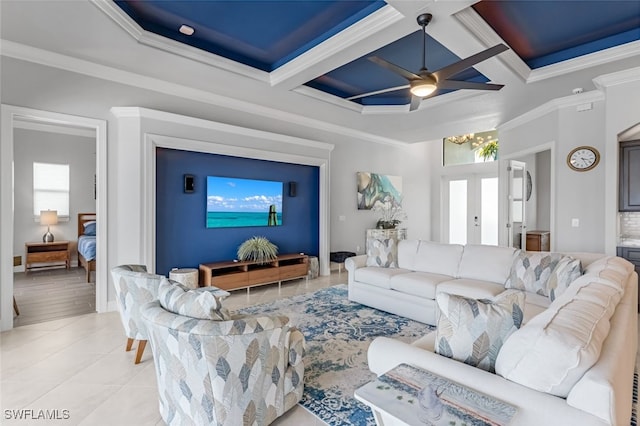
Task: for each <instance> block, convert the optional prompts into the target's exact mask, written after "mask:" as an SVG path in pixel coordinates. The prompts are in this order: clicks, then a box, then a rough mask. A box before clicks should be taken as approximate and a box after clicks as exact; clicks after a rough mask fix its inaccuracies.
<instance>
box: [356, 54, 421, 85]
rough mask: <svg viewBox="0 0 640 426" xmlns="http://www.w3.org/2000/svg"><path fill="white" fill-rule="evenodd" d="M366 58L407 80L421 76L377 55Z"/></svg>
mask: <svg viewBox="0 0 640 426" xmlns="http://www.w3.org/2000/svg"><path fill="white" fill-rule="evenodd" d="M367 59H368V60H370V61H371V62H373V63H375V64H378V65H380V66H381V67H384V68H386V69H388V70H389V71H393V72H394V73H396V74H399V75H401V76H402V77H404V78H406V79H407V80H409V81H411V80H416V79H418V80H419V79H420V78H421V77H420V76H419V75H418V74H414V73H412V72H411V71H407V70H405V69H404V68H401V67H399V66H397V65H395V64H392V63H391V62H389V61H385V60H384V59H382V58H379V57H377V56H369V57H368V58H367Z"/></svg>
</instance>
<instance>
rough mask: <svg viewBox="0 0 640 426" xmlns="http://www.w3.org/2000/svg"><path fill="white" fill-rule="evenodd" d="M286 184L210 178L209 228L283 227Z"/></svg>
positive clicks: (208, 194) (218, 177)
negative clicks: (284, 186)
mask: <svg viewBox="0 0 640 426" xmlns="http://www.w3.org/2000/svg"><path fill="white" fill-rule="evenodd" d="M282 191H283V183H282V182H274V181H269V180H254V179H238V178H230V177H222V176H207V228H235V227H242V226H280V225H282Z"/></svg>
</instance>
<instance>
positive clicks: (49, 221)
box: [40, 210, 58, 243]
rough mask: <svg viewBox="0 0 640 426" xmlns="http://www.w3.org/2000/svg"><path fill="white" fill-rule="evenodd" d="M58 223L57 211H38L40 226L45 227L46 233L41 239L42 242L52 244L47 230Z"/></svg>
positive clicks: (49, 232) (51, 238) (50, 234)
mask: <svg viewBox="0 0 640 426" xmlns="http://www.w3.org/2000/svg"><path fill="white" fill-rule="evenodd" d="M57 223H58V211H57V210H41V211H40V225H47V233H46V234H44V236H43V237H42V242H44V243H52V242H53V234H52V233H51V231H50V230H49V226H51V225H55V224H57Z"/></svg>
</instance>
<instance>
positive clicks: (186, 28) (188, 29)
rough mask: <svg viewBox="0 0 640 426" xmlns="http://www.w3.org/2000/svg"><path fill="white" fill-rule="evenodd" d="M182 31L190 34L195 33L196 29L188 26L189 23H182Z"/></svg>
mask: <svg viewBox="0 0 640 426" xmlns="http://www.w3.org/2000/svg"><path fill="white" fill-rule="evenodd" d="M180 32H181V33H182V34H184V35H188V36H190V35H193V33H194V32H195V30H194V29H193V28H192V27H190V26H188V25H182V26H181V27H180Z"/></svg>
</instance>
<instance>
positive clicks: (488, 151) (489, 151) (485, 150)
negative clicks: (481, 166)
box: [478, 141, 498, 161]
mask: <svg viewBox="0 0 640 426" xmlns="http://www.w3.org/2000/svg"><path fill="white" fill-rule="evenodd" d="M478 155H479V156H480V157H482V158H483V159H484V161H487V160H488V159H489V158H492V159H493V160H496V159H497V158H498V141H491V142H489V143H487V144H486V145H484V146H483V147H482V148H480V151H478Z"/></svg>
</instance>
